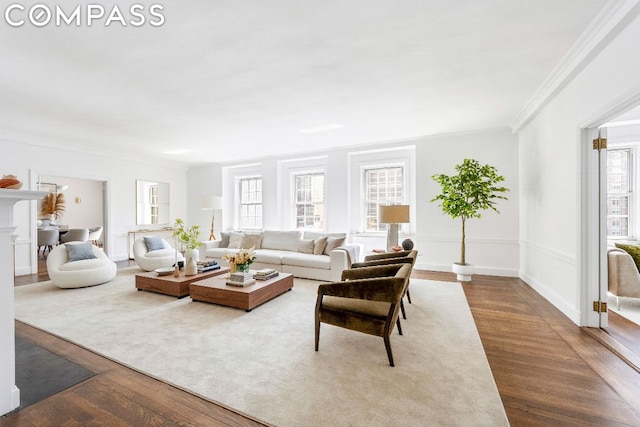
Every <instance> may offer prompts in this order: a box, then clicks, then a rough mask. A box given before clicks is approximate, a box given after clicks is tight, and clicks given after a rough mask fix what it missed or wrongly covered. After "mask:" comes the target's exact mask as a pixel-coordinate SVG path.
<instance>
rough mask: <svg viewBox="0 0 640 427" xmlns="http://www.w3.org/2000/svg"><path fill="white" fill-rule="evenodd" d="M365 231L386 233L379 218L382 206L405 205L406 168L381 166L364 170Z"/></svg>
mask: <svg viewBox="0 0 640 427" xmlns="http://www.w3.org/2000/svg"><path fill="white" fill-rule="evenodd" d="M363 183H364V196H365V200H364V222H365V223H364V230H365V231H368V232H371V231H384V230H386V224H381V223H380V220H379V218H378V211H379V207H380V205H391V204H399V203H404V167H403V166H379V167H371V168H365V169H364V176H363Z"/></svg>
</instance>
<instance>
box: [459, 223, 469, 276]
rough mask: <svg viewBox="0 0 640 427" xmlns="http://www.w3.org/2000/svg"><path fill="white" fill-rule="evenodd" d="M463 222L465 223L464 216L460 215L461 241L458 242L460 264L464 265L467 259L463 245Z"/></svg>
mask: <svg viewBox="0 0 640 427" xmlns="http://www.w3.org/2000/svg"><path fill="white" fill-rule="evenodd" d="M464 224H465V217H462V242H461V244H460V264H462V265H465V264H466V263H467V259H466V257H465V245H464V240H465V230H464Z"/></svg>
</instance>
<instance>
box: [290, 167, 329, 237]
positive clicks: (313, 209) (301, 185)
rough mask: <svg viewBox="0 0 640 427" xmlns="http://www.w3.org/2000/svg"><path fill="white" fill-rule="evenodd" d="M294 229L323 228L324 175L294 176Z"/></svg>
mask: <svg viewBox="0 0 640 427" xmlns="http://www.w3.org/2000/svg"><path fill="white" fill-rule="evenodd" d="M294 191H295V209H296V228H304V229H313V230H322V229H323V228H324V174H323V173H315V174H304V175H296V176H295V190H294Z"/></svg>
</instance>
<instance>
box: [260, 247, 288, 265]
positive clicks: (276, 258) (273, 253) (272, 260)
mask: <svg viewBox="0 0 640 427" xmlns="http://www.w3.org/2000/svg"><path fill="white" fill-rule="evenodd" d="M287 253H289V252H286V251H278V250H274V249H258V250H257V251H255V252H254V254H255V255H256V262H262V263H265V264H282V257H283V256H284V254H287Z"/></svg>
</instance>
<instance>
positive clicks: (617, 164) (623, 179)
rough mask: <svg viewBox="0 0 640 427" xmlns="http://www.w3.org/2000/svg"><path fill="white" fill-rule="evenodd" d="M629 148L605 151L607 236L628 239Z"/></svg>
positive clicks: (630, 193)
mask: <svg viewBox="0 0 640 427" xmlns="http://www.w3.org/2000/svg"><path fill="white" fill-rule="evenodd" d="M631 157H632V156H631V149H630V148H624V149H610V150H608V152H607V236H608V237H610V238H618V239H620V238H627V239H630V238H632V237H633V236H631V229H630V227H629V224H630V214H631V212H630V201H631V197H632V185H631V182H632V179H631V178H632V176H631V170H632V169H631Z"/></svg>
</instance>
